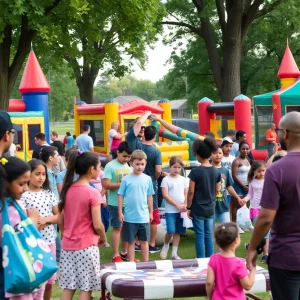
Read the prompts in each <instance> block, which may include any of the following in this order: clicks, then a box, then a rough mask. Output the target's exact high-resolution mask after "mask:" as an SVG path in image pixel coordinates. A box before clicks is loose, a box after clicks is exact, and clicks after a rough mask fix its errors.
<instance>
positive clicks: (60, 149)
mask: <svg viewBox="0 0 300 300" xmlns="http://www.w3.org/2000/svg"><path fill="white" fill-rule="evenodd" d="M50 139H51V141H52V143H51V146H54V147H56V148H57V151H58V154H59V155H60V156H62V157H64V156H65V145H64V144H63V143H62V141H60V140H59V139H58V134H57V132H56V131H52V132H51V135H50Z"/></svg>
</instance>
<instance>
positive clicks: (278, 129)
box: [275, 128, 300, 133]
mask: <svg viewBox="0 0 300 300" xmlns="http://www.w3.org/2000/svg"><path fill="white" fill-rule="evenodd" d="M280 131H286V132H293V133H300V132H299V131H294V130H289V129H284V128H275V132H276V133H278V132H280Z"/></svg>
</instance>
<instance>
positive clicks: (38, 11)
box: [0, 0, 62, 110]
mask: <svg viewBox="0 0 300 300" xmlns="http://www.w3.org/2000/svg"><path fill="white" fill-rule="evenodd" d="M61 1H62V0H43V1H40V0H31V1H24V0H21V1H20V0H4V1H1V10H0V109H4V110H6V109H7V107H8V100H9V97H10V94H11V92H12V89H13V87H14V84H15V81H16V79H17V77H18V74H19V72H20V70H21V68H22V65H23V63H24V60H25V58H26V56H27V54H28V52H29V50H30V44H31V42H32V41H33V39H34V38H35V37H36V36H37V33H38V32H39V28H40V26H41V25H42V24H43V23H44V22H45V21H46V19H47V18H48V17H49V16H50V15H51V13H52V12H53V10H54V9H55V8H56V7H57V6H58V5H59V4H60V2H61Z"/></svg>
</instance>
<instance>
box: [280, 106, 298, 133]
mask: <svg viewBox="0 0 300 300" xmlns="http://www.w3.org/2000/svg"><path fill="white" fill-rule="evenodd" d="M279 127H280V128H282V129H285V130H288V131H291V132H294V133H298V132H299V133H300V112H297V111H292V112H289V113H287V114H286V115H284V116H283V117H282V118H281V120H280V122H279Z"/></svg>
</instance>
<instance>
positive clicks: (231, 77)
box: [219, 44, 241, 102]
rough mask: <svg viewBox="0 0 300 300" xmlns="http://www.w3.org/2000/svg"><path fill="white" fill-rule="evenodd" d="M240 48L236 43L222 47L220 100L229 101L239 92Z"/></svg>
mask: <svg viewBox="0 0 300 300" xmlns="http://www.w3.org/2000/svg"><path fill="white" fill-rule="evenodd" d="M240 50H241V48H240V46H239V45H238V44H236V45H232V47H225V48H224V52H223V55H224V73H223V85H222V89H221V91H220V90H219V95H220V98H221V102H231V101H233V99H234V98H235V97H236V96H238V95H240V93H241V82H240V68H241V51H240Z"/></svg>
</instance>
